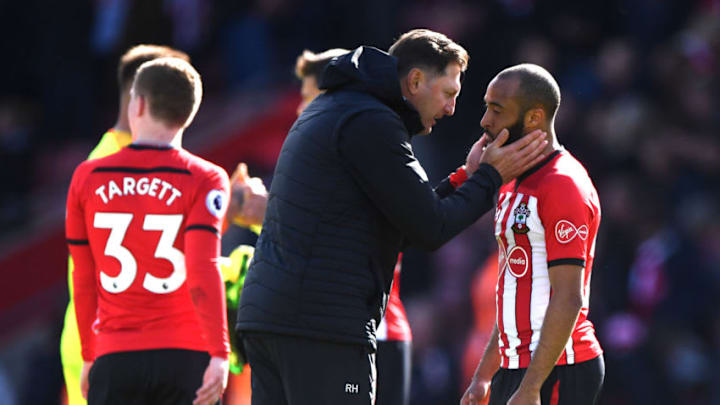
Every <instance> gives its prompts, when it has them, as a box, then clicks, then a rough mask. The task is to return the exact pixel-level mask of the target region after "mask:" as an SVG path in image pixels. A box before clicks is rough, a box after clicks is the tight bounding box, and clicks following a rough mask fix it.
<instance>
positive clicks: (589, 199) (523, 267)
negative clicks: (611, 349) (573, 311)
mask: <svg viewBox="0 0 720 405" xmlns="http://www.w3.org/2000/svg"><path fill="white" fill-rule="evenodd" d="M599 225H600V202H599V199H598V195H597V191H596V190H595V186H593V184H592V181H591V180H590V177H589V176H588V174H587V171H586V170H585V168H584V167H583V166H582V164H581V163H580V162H578V161H577V160H576V159H575V158H574V157H573V156H572V155H571V154H570V153H569V152H567V151H565V150H562V151H557V152H555V153H553V154H552V155H550V156H549V157H548V158H547V159H546V160H545V161H544V162H543V163H541V164H540V165H538V166H537V167H536V168H534V169H532V170H531V171H530V172H528V173H525V174H524V175H522V176H520V177H518V178H517V179H515V180H513V181H512V182H510V183H508V184H506V185H504V186H503V187H502V188H501V189H500V194H499V197H498V203H497V208H496V211H495V237H496V239H497V241H498V246H499V259H498V270H499V271H498V283H497V288H496V306H497V308H496V310H497V312H496V314H497V315H496V316H497V325H498V330H499V332H500V333H499V337H498V340H499V341H498V344H499V349H500V356H501V367H504V368H510V369H517V368H526V367H528V365H529V364H530V359H531V356H532V353H533V351H534V350H535V348H536V347H537V344H538V341H539V340H540V330H541V328H542V325H543V321H544V320H545V312H546V310H547V308H548V304H549V302H550V296H551V295H552V288H551V285H550V278H549V275H548V268H549V267H552V266H556V265H563V264H573V265H578V266H581V267H583V268H584V269H585V272H584V275H583V291H582V294H583V305H582V308H581V310H580V315H579V317H578V320H577V322H576V324H575V328H574V330H573V332H572V335H571V337H570V339H569V340H568V342H567V344H566V345H565V350H564V351H563V353H562V355H561V356H560V359H559V360H558V362H557V365H564V364H574V363H579V362H583V361H587V360H591V359H594V358H595V357H597V356H599V355H600V354H601V353H602V349H601V347H600V344H599V343H598V340H597V338H596V337H595V329H594V327H593V324H592V323H591V322H590V321H589V320H588V319H587V315H588V308H589V298H590V275H591V271H592V263H593V257H594V255H595V237H596V234H597V230H598V226H599Z"/></svg>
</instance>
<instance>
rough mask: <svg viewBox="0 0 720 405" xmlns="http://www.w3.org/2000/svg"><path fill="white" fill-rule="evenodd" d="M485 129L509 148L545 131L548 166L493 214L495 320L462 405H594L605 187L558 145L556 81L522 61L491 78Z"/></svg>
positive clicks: (515, 186)
mask: <svg viewBox="0 0 720 405" xmlns="http://www.w3.org/2000/svg"><path fill="white" fill-rule="evenodd" d="M485 103H486V106H487V109H486V112H485V114H484V116H483V118H482V121H481V125H482V126H483V128H484V129H485V132H486V133H487V134H488V135H489V136H490V137H491V138H494V137H496V136H497V135H498V134H499V132H500V131H501V130H502V129H503V128H507V129H508V130H509V132H510V137H509V139H508V143H510V142H513V141H514V140H516V139H519V138H520V137H521V136H522V135H523V134H524V133H529V132H531V131H533V130H536V129H541V130H543V131H545V132H546V133H547V137H548V138H547V139H548V141H549V142H548V145H547V147H546V149H545V150H544V151H543V153H544V154H545V155H546V156H547V158H545V160H543V161H542V162H541V163H539V164H538V165H536V166H535V167H533V168H532V169H530V170H528V171H527V172H525V173H523V174H522V175H520V176H518V177H517V179H515V180H513V181H511V182H509V183H507V184H505V185H503V186H502V187H501V189H500V191H499V196H498V202H497V207H496V212H495V237H496V239H497V243H498V248H499V261H498V282H497V288H496V311H497V312H496V324H495V328H494V330H493V334H492V337H491V340H490V343H489V344H488V346H487V348H486V350H485V354H484V355H483V358H482V359H481V360H480V363H479V364H478V367H477V369H476V371H475V375H474V377H473V380H472V382H471V384H470V386H469V387H468V389H467V391H466V392H465V395H464V396H463V398H462V400H461V404H462V405H470V404H478V403H484V401H486V400H488V396H489V403H490V404H491V405H494V404H506V403H507V404H512V405H519V404H543V405H545V404H573V405H584V404H594V403H595V402H596V399H597V397H598V394H599V392H600V390H601V388H602V383H603V379H604V375H605V365H604V361H603V356H602V348H601V347H600V344H599V343H598V340H597V338H596V336H595V330H594V327H593V324H592V323H591V322H590V321H589V320H588V310H589V298H590V276H591V271H592V263H593V257H594V254H595V237H596V234H597V230H598V226H599V225H600V202H599V199H598V195H597V191H596V190H595V187H594V185H593V183H592V181H591V180H590V177H589V176H588V173H587V171H586V170H585V168H584V167H583V165H582V164H581V163H580V162H579V161H578V160H577V159H575V157H573V156H572V155H571V154H570V152H568V151H567V150H565V149H564V148H563V147H562V146H561V145H560V143H559V142H558V140H557V137H556V135H555V129H554V118H555V115H556V112H557V109H558V107H559V105H560V90H559V87H558V85H557V82H556V81H555V79H554V78H553V77H552V75H551V74H550V73H548V72H547V71H546V70H545V69H543V68H542V67H540V66H537V65H532V64H521V65H516V66H513V67H510V68H507V69H505V70H503V71H502V72H500V73H499V74H498V75H497V76H495V78H494V79H493V80H492V81H491V82H490V84H489V86H488V88H487V91H486V94H485Z"/></svg>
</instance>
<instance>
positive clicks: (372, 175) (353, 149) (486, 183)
mask: <svg viewBox="0 0 720 405" xmlns="http://www.w3.org/2000/svg"><path fill="white" fill-rule="evenodd" d="M337 145H338V148H339V152H340V155H341V158H342V159H344V160H345V163H346V164H347V167H348V168H349V170H350V171H351V173H352V175H353V177H354V179H355V180H356V181H357V183H358V184H359V185H360V187H361V188H362V189H363V190H364V191H365V193H366V194H367V195H368V197H369V198H370V200H371V201H372V202H373V203H374V204H375V206H376V207H377V208H378V209H379V210H380V211H381V212H383V214H384V215H385V216H386V217H387V219H388V221H390V223H392V224H393V225H394V226H395V227H397V228H398V229H399V230H400V231H401V232H402V233H403V234H404V236H405V237H406V238H407V241H408V242H409V243H410V244H411V245H416V246H418V247H421V248H423V249H429V250H434V249H437V248H439V247H440V246H442V245H443V244H444V243H445V242H447V241H448V240H450V239H451V238H452V237H454V236H455V235H457V234H458V233H460V232H461V231H462V230H463V229H465V228H466V227H468V226H469V225H471V224H472V223H474V222H475V221H476V220H477V219H478V218H480V217H481V216H482V215H483V214H485V213H486V212H488V211H489V210H490V209H492V208H493V205H494V203H493V197H494V195H495V193H496V192H497V190H498V188H499V187H500V185H501V184H502V179H501V177H500V175H499V174H498V172H497V171H496V170H495V169H494V168H493V167H492V166H490V165H487V164H483V165H481V166H480V168H479V169H478V170H477V171H476V172H475V173H473V175H472V176H471V177H470V178H468V179H467V180H466V181H465V183H464V184H463V185H462V186H461V187H460V188H458V189H457V190H455V191H454V192H452V193H450V194H449V195H447V197H445V198H442V197H441V196H439V195H438V194H437V193H435V191H433V189H432V187H431V186H430V184H429V183H428V179H427V176H426V174H425V171H424V170H423V168H422V166H420V163H419V162H418V161H417V159H416V158H415V156H414V155H413V151H412V147H411V146H410V142H409V137H408V135H407V132H406V130H405V127H404V126H403V124H402V122H401V121H400V120H399V118H398V117H397V116H395V115H394V114H392V113H391V112H389V111H366V112H363V113H361V114H358V115H357V116H355V117H353V118H352V119H350V120H349V121H348V122H347V123H346V124H345V125H344V126H343V127H342V128H340V130H339V132H338V139H337Z"/></svg>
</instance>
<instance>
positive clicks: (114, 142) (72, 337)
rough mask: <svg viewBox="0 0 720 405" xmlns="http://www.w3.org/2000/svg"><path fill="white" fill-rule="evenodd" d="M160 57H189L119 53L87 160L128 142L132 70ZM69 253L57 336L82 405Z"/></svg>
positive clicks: (72, 398)
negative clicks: (111, 107)
mask: <svg viewBox="0 0 720 405" xmlns="http://www.w3.org/2000/svg"><path fill="white" fill-rule="evenodd" d="M162 57H173V58H179V59H182V60H184V61H186V62H190V57H189V56H188V55H187V54H186V53H184V52H182V51H179V50H177V49H173V48H170V47H167V46H162V45H151V44H143V45H136V46H133V47H132V48H130V49H128V50H127V51H126V52H125V53H124V54H123V55H122V56H121V57H120V60H119V62H118V66H117V85H118V89H119V90H120V93H119V99H118V115H117V121H116V122H115V125H113V127H112V128H110V129H109V130H108V131H107V132H106V133H105V134H104V135H103V136H102V138H101V139H100V142H99V143H98V144H97V146H95V148H94V149H93V150H92V152H91V153H90V155H89V156H88V160H91V159H98V158H101V157H105V156H108V155H111V154H113V153H115V152H117V151H119V150H120V149H122V148H123V147H125V146H127V145H129V144H130V141H131V136H130V125H129V124H128V117H127V106H128V102H129V101H130V87H131V85H132V82H133V79H134V78H135V72H136V71H137V69H138V68H139V67H140V65H142V64H143V63H145V62H147V61H151V60H153V59H157V58H162ZM72 272H73V261H72V257H70V258H69V259H68V286H69V291H70V294H69V295H70V302H69V303H68V307H67V310H66V311H65V321H64V323H63V330H62V335H61V337H60V356H61V359H62V365H63V375H64V377H65V392H66V393H67V400H68V402H67V403H68V405H85V404H86V403H87V402H86V401H85V398H83V395H82V393H81V392H80V372H81V371H82V365H83V361H82V357H81V355H80V337H79V336H78V330H77V322H76V320H75V306H74V302H73V299H72Z"/></svg>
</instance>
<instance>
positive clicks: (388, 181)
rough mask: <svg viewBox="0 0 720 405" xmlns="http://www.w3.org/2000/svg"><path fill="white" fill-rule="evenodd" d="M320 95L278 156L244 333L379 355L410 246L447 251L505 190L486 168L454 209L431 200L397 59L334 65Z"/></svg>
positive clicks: (358, 54)
mask: <svg viewBox="0 0 720 405" xmlns="http://www.w3.org/2000/svg"><path fill="white" fill-rule="evenodd" d="M321 87H324V88H326V89H327V92H326V93H325V94H323V95H320V96H319V97H317V98H316V99H315V100H314V101H313V102H312V103H310V105H309V106H308V107H307V108H306V109H305V111H304V112H303V113H302V114H301V115H300V117H299V118H298V119H297V121H295V124H294V125H293V126H292V128H291V129H290V132H289V134H288V137H287V139H286V140H285V143H284V145H283V147H282V150H281V152H280V157H279V160H278V164H277V167H276V168H275V175H274V177H273V181H272V186H271V187H270V196H269V201H268V208H267V213H266V216H265V222H264V224H263V230H262V233H261V235H260V238H259V239H258V242H257V246H256V249H255V257H254V258H253V260H252V264H251V265H250V270H249V271H248V275H247V278H246V280H245V286H244V287H243V292H242V297H241V302H240V307H239V309H238V322H237V326H236V329H237V330H238V331H239V332H242V331H261V332H271V333H278V334H289V335H297V336H304V337H310V338H316V339H323V340H328V341H336V342H347V343H362V344H369V345H371V346H372V347H375V328H376V326H377V325H378V323H379V322H380V319H381V317H382V313H383V311H384V308H385V304H386V301H387V296H388V294H389V291H390V286H391V283H392V275H393V267H394V264H395V261H396V259H397V255H398V252H399V251H400V249H401V246H402V245H403V242H404V241H407V242H408V243H410V244H412V245H416V246H419V247H421V248H425V249H436V248H438V247H439V246H441V245H442V244H443V243H445V242H447V241H448V240H449V239H450V238H452V237H453V236H455V235H456V234H458V233H459V232H460V231H461V230H463V229H464V228H466V227H467V226H469V225H470V224H472V223H473V222H475V221H476V220H477V219H478V218H479V217H480V216H481V215H483V214H484V213H486V212H487V211H489V210H490V209H491V208H492V207H493V197H494V194H495V192H496V191H497V190H498V188H499V186H500V184H501V178H500V176H499V174H498V173H497V171H496V170H495V169H494V168H493V167H491V166H489V165H481V167H480V168H479V169H478V170H477V172H476V173H474V174H473V175H472V176H471V177H470V178H469V179H468V180H467V181H466V182H465V183H464V184H463V186H462V187H460V188H458V189H457V190H453V189H452V188H451V187H448V186H447V183H445V186H444V189H445V190H446V193H447V194H448V195H447V196H446V197H445V198H441V196H439V195H438V194H437V193H436V192H434V191H433V189H432V187H431V186H430V185H429V184H428V180H427V177H426V175H425V172H424V170H423V168H422V167H421V166H420V163H419V162H418V161H417V160H416V159H415V156H414V155H413V151H412V147H411V146H410V134H414V133H417V132H419V131H421V130H422V124H421V122H420V117H419V115H418V113H417V111H416V110H415V109H413V108H412V106H411V105H410V104H408V103H407V102H406V101H405V99H404V98H403V96H402V93H401V91H400V85H399V80H398V76H397V63H396V60H395V58H394V57H392V56H390V55H388V54H387V53H385V52H382V51H380V50H377V49H375V48H370V47H361V48H358V49H356V50H355V51H354V52H351V53H349V54H347V55H344V56H341V57H339V58H337V59H335V60H333V61H332V62H331V63H330V64H329V65H328V67H327V69H326V70H325V73H324V75H323V77H322V80H321ZM446 182H447V180H446Z"/></svg>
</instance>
